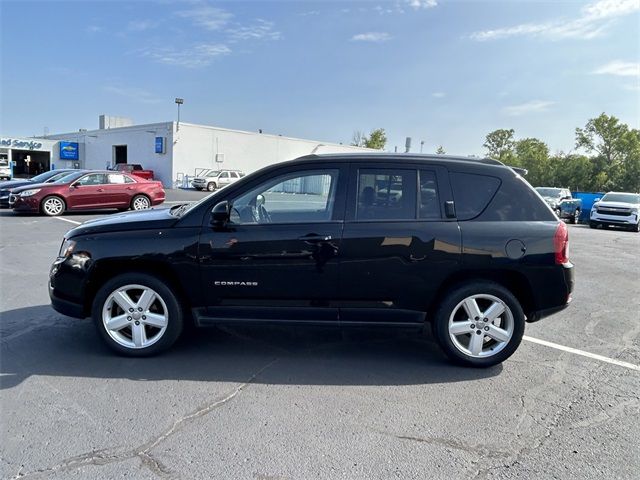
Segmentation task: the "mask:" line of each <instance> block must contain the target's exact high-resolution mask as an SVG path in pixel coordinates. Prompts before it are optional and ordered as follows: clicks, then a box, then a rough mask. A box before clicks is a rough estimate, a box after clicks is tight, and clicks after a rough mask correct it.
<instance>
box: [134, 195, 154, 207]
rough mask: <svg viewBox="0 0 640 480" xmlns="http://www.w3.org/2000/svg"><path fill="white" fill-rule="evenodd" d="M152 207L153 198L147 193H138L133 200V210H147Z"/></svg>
mask: <svg viewBox="0 0 640 480" xmlns="http://www.w3.org/2000/svg"><path fill="white" fill-rule="evenodd" d="M150 207H151V200H149V197H147V196H146V195H136V196H135V197H133V200H131V209H132V210H146V209H147V208H150Z"/></svg>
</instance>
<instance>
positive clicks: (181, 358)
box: [0, 305, 502, 389]
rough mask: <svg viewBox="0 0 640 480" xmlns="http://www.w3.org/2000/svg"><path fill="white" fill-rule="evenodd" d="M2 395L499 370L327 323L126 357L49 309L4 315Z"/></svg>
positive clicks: (398, 336) (356, 381)
mask: <svg viewBox="0 0 640 480" xmlns="http://www.w3.org/2000/svg"><path fill="white" fill-rule="evenodd" d="M0 334H1V339H0V389H6V388H11V387H14V386H16V385H19V384H20V383H22V382H23V381H24V380H25V379H28V378H29V377H31V376H32V375H44V376H51V377H58V376H60V377H90V378H126V379H130V380H138V381H147V380H195V381H221V382H246V381H247V379H248V378H250V377H251V375H252V374H253V373H255V372H256V371H259V370H260V368H261V366H264V365H268V364H270V366H269V367H268V368H267V369H265V370H264V371H262V372H261V373H260V374H259V375H258V376H257V377H256V378H255V379H254V380H252V381H253V382H255V383H266V384H286V385H291V384H295V385H300V384H310V385H406V384H432V383H450V382H461V381H469V380H477V379H482V378H489V377H493V376H495V375H498V374H499V373H500V372H501V371H502V366H500V365H499V366H496V367H492V368H489V369H473V368H463V367H458V366H455V365H452V364H451V363H449V362H448V361H447V360H446V358H445V357H444V355H443V354H442V352H441V351H440V349H439V348H438V347H437V346H436V344H435V343H434V342H433V341H432V340H430V339H429V338H428V337H425V335H420V334H418V333H417V332H416V331H415V330H414V331H401V330H397V331H396V330H393V331H391V330H389V329H350V330H341V329H337V328H328V327H326V328H325V327H294V328H292V327H286V328H285V327H266V326H261V327H251V328H249V327H233V328H231V327H222V328H212V329H194V328H191V329H187V330H186V331H185V334H184V335H183V336H182V337H181V338H180V340H179V341H178V342H177V343H176V345H174V346H173V347H172V348H171V349H170V350H169V351H168V352H165V353H164V354H161V355H158V356H155V357H150V358H127V357H121V356H118V355H116V354H114V353H113V352H111V350H109V349H108V348H107V346H106V345H104V344H103V342H102V341H101V339H99V337H98V335H97V332H96V331H95V328H94V326H93V324H92V322H91V321H90V320H77V319H72V318H69V317H66V316H63V315H60V314H58V313H57V312H55V311H54V310H53V309H52V308H51V307H50V306H49V305H41V306H37V307H27V308H20V309H16V310H10V311H6V312H2V313H0Z"/></svg>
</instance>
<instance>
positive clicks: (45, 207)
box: [40, 196, 67, 217]
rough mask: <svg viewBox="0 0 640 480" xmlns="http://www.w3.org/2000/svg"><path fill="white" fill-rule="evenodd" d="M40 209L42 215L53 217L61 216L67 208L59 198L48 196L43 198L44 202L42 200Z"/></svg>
mask: <svg viewBox="0 0 640 480" xmlns="http://www.w3.org/2000/svg"><path fill="white" fill-rule="evenodd" d="M40 208H41V210H42V213H44V214H45V215H48V216H50V217H55V216H58V215H61V214H62V213H63V212H64V211H65V209H66V208H67V206H66V205H65V203H64V200H63V199H61V198H60V197H56V196H49V197H45V198H44V200H42V203H41V204H40Z"/></svg>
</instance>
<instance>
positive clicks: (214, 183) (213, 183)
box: [207, 182, 217, 192]
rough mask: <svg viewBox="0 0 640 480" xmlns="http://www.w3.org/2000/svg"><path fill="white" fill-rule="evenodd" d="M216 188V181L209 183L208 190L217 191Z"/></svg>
mask: <svg viewBox="0 0 640 480" xmlns="http://www.w3.org/2000/svg"><path fill="white" fill-rule="evenodd" d="M216 188H217V185H216V182H209V183H207V191H208V192H213V191H215V189H216Z"/></svg>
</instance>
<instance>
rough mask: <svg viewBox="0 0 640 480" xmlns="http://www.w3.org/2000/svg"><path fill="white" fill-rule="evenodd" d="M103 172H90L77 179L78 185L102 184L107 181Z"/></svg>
mask: <svg viewBox="0 0 640 480" xmlns="http://www.w3.org/2000/svg"><path fill="white" fill-rule="evenodd" d="M105 177H106V175H105V174H104V173H90V174H89V175H85V176H84V177H82V178H81V179H80V180H78V182H77V184H78V185H103V184H105V183H107V179H106V178H105Z"/></svg>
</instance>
